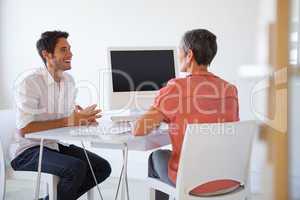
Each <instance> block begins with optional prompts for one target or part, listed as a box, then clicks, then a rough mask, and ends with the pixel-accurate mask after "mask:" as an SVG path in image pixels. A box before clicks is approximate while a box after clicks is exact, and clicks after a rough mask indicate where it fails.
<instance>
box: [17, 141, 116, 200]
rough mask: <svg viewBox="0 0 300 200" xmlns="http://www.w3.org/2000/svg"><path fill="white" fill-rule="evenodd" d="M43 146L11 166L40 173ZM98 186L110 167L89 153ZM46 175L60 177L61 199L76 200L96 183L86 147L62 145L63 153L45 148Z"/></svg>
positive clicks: (26, 152) (24, 154)
mask: <svg viewBox="0 0 300 200" xmlns="http://www.w3.org/2000/svg"><path fill="white" fill-rule="evenodd" d="M39 149H40V148H39V146H36V147H32V148H29V149H27V150H25V151H24V152H23V153H21V154H20V155H19V156H17V157H16V158H15V159H14V160H13V161H12V162H11V166H12V167H13V169H14V170H20V171H37V168H38V159H39ZM87 154H88V157H89V159H90V161H91V165H92V167H93V170H94V172H95V176H96V179H97V181H98V183H101V182H103V181H104V180H105V179H106V178H107V177H109V175H110V173H111V167H110V164H109V163H108V162H107V161H106V160H105V159H103V158H101V157H100V156H98V155H96V154H94V153H91V152H89V151H87ZM42 172H45V173H49V174H53V175H56V176H58V177H59V178H60V180H59V183H58V185H57V200H73V199H74V200H75V199H78V198H79V197H80V196H81V195H83V194H84V193H86V192H87V191H88V190H90V189H91V188H93V187H94V186H95V185H96V184H95V182H94V179H93V176H92V173H91V170H90V168H89V165H88V162H87V159H86V157H85V154H84V151H83V149H82V148H79V147H77V146H75V145H70V146H69V147H68V146H63V145H60V144H59V151H56V150H52V149H49V148H47V147H45V148H44V151H43V160H42Z"/></svg>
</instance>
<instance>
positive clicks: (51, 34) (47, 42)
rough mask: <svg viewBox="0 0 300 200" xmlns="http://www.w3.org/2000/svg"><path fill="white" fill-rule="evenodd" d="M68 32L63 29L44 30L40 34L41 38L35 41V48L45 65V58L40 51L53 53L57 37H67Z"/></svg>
mask: <svg viewBox="0 0 300 200" xmlns="http://www.w3.org/2000/svg"><path fill="white" fill-rule="evenodd" d="M68 37H69V33H67V32H63V31H46V32H44V33H42V34H41V38H40V39H39V40H38V41H37V42H36V48H37V50H38V53H39V55H40V56H41V58H42V59H43V62H44V63H45V65H46V59H45V58H43V55H42V51H44V50H45V51H47V52H48V53H54V49H55V46H56V44H57V41H58V39H59V38H68Z"/></svg>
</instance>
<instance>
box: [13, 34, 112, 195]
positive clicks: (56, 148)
mask: <svg viewBox="0 0 300 200" xmlns="http://www.w3.org/2000/svg"><path fill="white" fill-rule="evenodd" d="M68 35H69V34H68V33H66V32H61V31H47V32H44V33H42V35H41V38H40V39H39V40H38V41H37V44H36V46H37V50H38V53H39V55H40V56H41V58H42V59H43V62H44V63H45V66H46V67H45V68H41V69H37V70H35V71H33V72H31V73H29V74H27V75H26V76H25V77H24V78H23V79H22V80H21V81H19V82H18V83H17V85H16V90H15V92H16V93H15V100H16V104H17V128H18V132H17V133H16V138H15V140H14V143H13V145H12V149H13V150H14V151H13V156H14V157H13V158H14V159H13V160H12V162H11V165H12V167H13V168H14V169H15V170H26V171H37V166H38V157H39V141H37V140H33V139H26V138H25V137H24V135H25V134H30V133H33V132H36V131H42V130H48V129H54V128H61V127H67V126H79V125H88V124H92V123H97V121H96V119H97V118H99V117H101V115H100V111H101V110H100V109H97V108H96V107H97V106H96V105H91V106H89V107H87V108H85V109H83V108H81V107H80V106H78V105H75V98H76V89H75V82H74V80H73V78H72V76H71V75H69V74H67V73H66V72H65V71H66V70H70V69H71V60H72V52H71V47H70V45H69V43H68V41H67V38H68ZM44 144H45V148H44V152H43V164H42V172H46V173H50V174H54V175H56V176H58V177H59V178H60V181H59V183H58V186H57V199H58V200H73V199H77V198H79V197H80V196H81V195H82V194H84V193H85V192H87V191H88V190H89V189H91V188H92V187H94V186H95V183H94V180H93V176H92V173H91V170H90V168H89V165H88V162H87V160H86V157H85V154H84V151H83V149H82V148H80V147H77V146H75V145H64V144H60V143H58V142H56V141H47V140H46V141H45V143H44ZM87 153H88V156H89V159H90V161H91V164H92V167H93V169H94V171H95V175H96V178H97V181H98V183H101V182H103V181H104V180H105V179H106V178H107V177H108V176H109V175H110V173H111V167H110V164H109V163H108V162H107V161H106V160H105V159H103V158H101V157H100V156H98V155H96V154H93V153H91V152H87ZM47 198H48V197H46V199H47Z"/></svg>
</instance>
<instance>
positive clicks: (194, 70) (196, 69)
mask: <svg viewBox="0 0 300 200" xmlns="http://www.w3.org/2000/svg"><path fill="white" fill-rule="evenodd" d="M207 68H208V67H207V66H206V65H192V66H191V67H190V69H189V70H188V72H189V73H190V74H199V73H203V72H208V70H207Z"/></svg>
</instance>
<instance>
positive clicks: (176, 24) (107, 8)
mask: <svg viewBox="0 0 300 200" xmlns="http://www.w3.org/2000/svg"><path fill="white" fill-rule="evenodd" d="M271 1H273V0H261V1H259V0H226V1H220V0H205V1H204V0H185V1H183V0H127V1H124V0H110V1H107V0H78V1H68V0H64V1H62V0H52V1H39V0H26V1H22V0H2V1H0V3H1V5H0V6H1V7H0V9H1V12H0V14H1V18H0V20H1V21H0V29H1V33H0V34H1V35H0V45H1V46H0V96H1V98H0V108H7V107H12V104H13V99H12V86H13V83H14V80H15V79H16V78H17V77H18V76H19V75H20V74H21V73H22V72H24V71H26V70H28V69H31V68H33V67H37V66H42V62H41V60H40V58H39V56H38V54H37V52H36V49H35V42H36V40H37V38H38V37H39V35H40V33H41V32H43V31H45V30H53V29H59V30H65V31H68V32H69V33H70V38H69V40H70V43H71V45H72V50H73V54H74V57H73V64H72V66H73V69H72V70H71V73H72V74H73V75H74V77H75V79H76V80H77V83H79V84H80V85H81V86H82V87H84V85H85V86H86V85H90V86H91V85H92V87H95V88H94V90H95V91H98V92H99V94H100V96H99V97H95V98H93V101H98V103H99V104H100V105H101V106H102V105H103V100H102V97H103V95H105V93H104V90H105V85H104V84H103V82H102V80H100V78H99V77H100V71H101V70H102V69H104V68H106V65H107V64H106V63H107V62H106V48H107V47H108V46H177V44H178V42H179V40H180V37H181V36H182V34H183V33H184V32H185V31H186V30H189V29H192V28H207V29H209V30H211V31H212V32H214V33H215V34H216V35H217V36H218V46H219V50H218V54H217V56H216V58H215V60H214V62H213V63H212V66H211V70H212V71H214V72H216V73H217V74H219V75H220V76H222V77H223V78H224V79H227V80H229V81H231V82H232V83H235V84H236V85H237V86H238V88H239V94H240V95H239V98H240V116H241V119H249V118H253V117H254V115H253V113H252V111H251V108H250V91H251V88H252V87H253V85H254V84H255V83H256V81H257V79H255V80H254V81H253V80H252V81H249V79H246V80H245V79H242V78H240V77H239V76H238V68H239V67H240V66H245V65H256V64H265V62H266V60H267V59H266V55H267V53H265V54H258V53H257V52H265V50H266V49H267V48H266V45H267V43H266V41H267V40H265V39H266V38H265V36H266V35H267V34H266V22H267V21H268V20H269V18H268V16H267V17H266V16H264V15H265V14H264V13H268V12H266V10H267V9H266V7H268V8H270V5H269V4H270V2H271ZM265 5H267V6H265ZM269 10H272V6H271V8H270V9H269ZM262 15H263V16H262ZM260 17H262V18H263V20H261V18H260ZM261 38H262V39H261ZM88 94H89V93H88V92H87V89H82V90H81V91H80V93H79V97H78V102H79V103H81V104H83V105H87V104H89V103H91V102H90V101H91V100H90V98H89V95H88ZM258 102H259V103H260V104H262V105H264V104H263V103H262V101H258ZM102 153H104V154H105V155H107V156H108V157H110V159H112V160H113V161H112V162H113V165H114V164H118V163H120V162H121V161H120V159H121V154H119V153H118V152H114V151H102ZM134 156H139V158H140V157H143V156H144V159H135V162H130V163H129V164H130V165H131V166H129V169H137V168H138V167H137V166H138V165H141V166H142V167H140V168H139V170H132V171H130V172H129V175H132V176H134V177H141V176H145V175H146V169H145V165H146V158H145V157H146V156H145V155H140V154H139V153H134V154H131V155H130V158H129V159H133V157H134ZM138 160H140V161H139V162H137V161H138ZM141 160H143V161H141ZM114 173H115V175H117V173H116V171H114Z"/></svg>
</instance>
